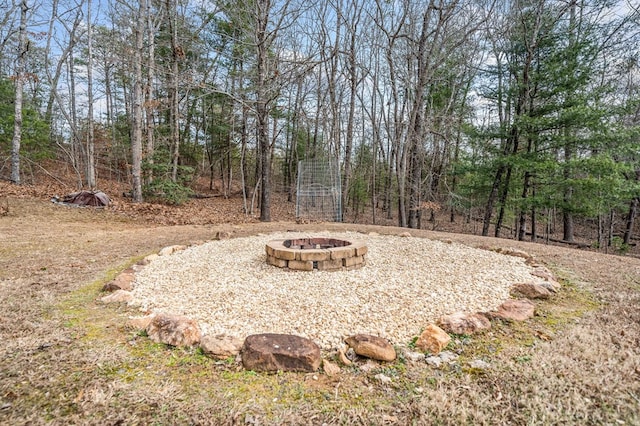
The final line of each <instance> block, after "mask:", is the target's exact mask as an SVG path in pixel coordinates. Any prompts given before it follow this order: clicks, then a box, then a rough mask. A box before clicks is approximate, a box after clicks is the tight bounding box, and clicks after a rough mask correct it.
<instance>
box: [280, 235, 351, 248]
mask: <svg viewBox="0 0 640 426" xmlns="http://www.w3.org/2000/svg"><path fill="white" fill-rule="evenodd" d="M283 244H284V246H285V247H286V248H292V249H299V250H309V249H329V248H334V247H346V246H350V245H351V242H350V241H345V240H336V239H335V238H300V239H297V240H284V243H283Z"/></svg>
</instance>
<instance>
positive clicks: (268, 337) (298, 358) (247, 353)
mask: <svg viewBox="0 0 640 426" xmlns="http://www.w3.org/2000/svg"><path fill="white" fill-rule="evenodd" d="M241 354H242V365H243V366H244V368H246V369H247V370H253V371H267V372H268V371H270V372H275V371H305V372H314V371H316V370H318V368H319V367H320V363H321V358H320V347H319V346H318V345H317V344H316V343H315V342H313V341H312V340H309V339H306V338H304V337H300V336H294V335H291V334H274V333H265V334H253V335H251V336H248V337H247V338H246V339H245V341H244V344H243V345H242V349H241Z"/></svg>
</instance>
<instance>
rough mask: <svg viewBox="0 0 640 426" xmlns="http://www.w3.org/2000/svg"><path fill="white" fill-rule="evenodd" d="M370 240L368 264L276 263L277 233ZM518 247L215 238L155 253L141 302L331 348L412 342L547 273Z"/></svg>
mask: <svg viewBox="0 0 640 426" xmlns="http://www.w3.org/2000/svg"><path fill="white" fill-rule="evenodd" d="M312 236H313V237H318V236H319V237H325V236H326V237H332V238H339V239H346V240H360V241H364V242H365V243H366V244H367V246H368V248H369V253H368V254H367V256H366V265H365V266H364V267H363V268H361V269H358V270H352V271H339V272H326V271H313V272H296V271H288V270H283V269H280V268H277V267H274V266H270V265H267V264H266V263H265V262H266V255H265V244H266V243H267V242H268V241H270V240H272V239H281V238H308V237H312ZM531 270H532V269H531V268H530V267H529V266H527V265H526V264H525V263H524V260H523V259H521V258H517V257H512V256H505V255H501V254H498V253H494V252H490V251H486V250H480V249H475V248H471V247H467V246H464V245H461V244H456V243H453V244H447V243H443V242H440V241H434V240H428V239H423V238H413V237H398V236H378V235H365V234H360V233H329V232H318V233H312V234H302V233H286V234H285V233H278V234H270V235H258V236H254V237H246V238H233V239H229V240H222V241H211V242H208V243H205V244H202V245H199V246H193V247H189V248H187V249H186V250H183V251H179V252H176V253H174V254H172V255H170V256H160V257H158V258H156V259H154V260H153V261H152V262H151V263H150V264H149V265H147V266H146V267H145V268H144V269H143V270H141V271H140V272H138V273H137V274H136V279H135V282H134V290H133V291H132V293H133V296H134V302H133V304H134V305H135V306H139V307H140V309H141V310H143V311H153V312H168V313H173V314H182V315H186V316H188V317H190V318H193V319H195V320H197V321H198V323H199V325H200V327H201V329H202V331H203V333H204V334H228V335H232V336H236V337H240V338H245V337H246V336H248V335H250V334H255V333H267V332H271V333H289V334H296V335H299V336H303V337H308V338H310V339H313V340H314V341H315V342H316V343H318V344H320V346H321V347H322V348H323V349H331V348H335V347H339V346H341V344H342V340H343V339H344V337H346V336H348V335H351V334H355V333H368V334H375V335H380V336H383V337H386V338H388V339H390V340H391V341H392V342H393V343H396V344H400V345H404V344H407V343H409V342H410V341H411V339H412V338H413V337H414V336H416V335H418V334H419V333H420V331H421V329H423V328H424V327H425V326H426V325H428V324H429V323H430V322H433V321H435V320H437V318H438V317H440V316H441V315H444V314H450V313H453V312H457V311H466V312H476V311H488V310H492V309H495V308H496V307H497V306H498V305H500V304H501V303H502V302H503V301H504V300H506V299H508V298H509V288H510V286H511V285H512V284H514V283H518V282H540V281H541V279H538V278H536V277H533V276H532V275H531V274H530V271H531Z"/></svg>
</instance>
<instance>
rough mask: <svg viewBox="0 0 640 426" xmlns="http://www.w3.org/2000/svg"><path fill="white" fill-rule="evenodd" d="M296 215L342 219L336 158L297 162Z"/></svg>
mask: <svg viewBox="0 0 640 426" xmlns="http://www.w3.org/2000/svg"><path fill="white" fill-rule="evenodd" d="M296 219H306V220H314V221H324V222H341V221H342V188H341V181H340V167H339V166H338V164H337V162H336V161H332V160H301V161H299V162H298V183H297V193H296Z"/></svg>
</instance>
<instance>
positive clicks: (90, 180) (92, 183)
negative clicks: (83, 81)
mask: <svg viewBox="0 0 640 426" xmlns="http://www.w3.org/2000/svg"><path fill="white" fill-rule="evenodd" d="M91 4H92V3H91V0H87V103H88V106H87V107H88V111H87V127H88V128H87V186H88V187H89V189H91V190H93V189H95V188H96V186H97V181H96V155H95V143H94V132H93V126H94V123H93V121H94V118H93V22H91Z"/></svg>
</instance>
